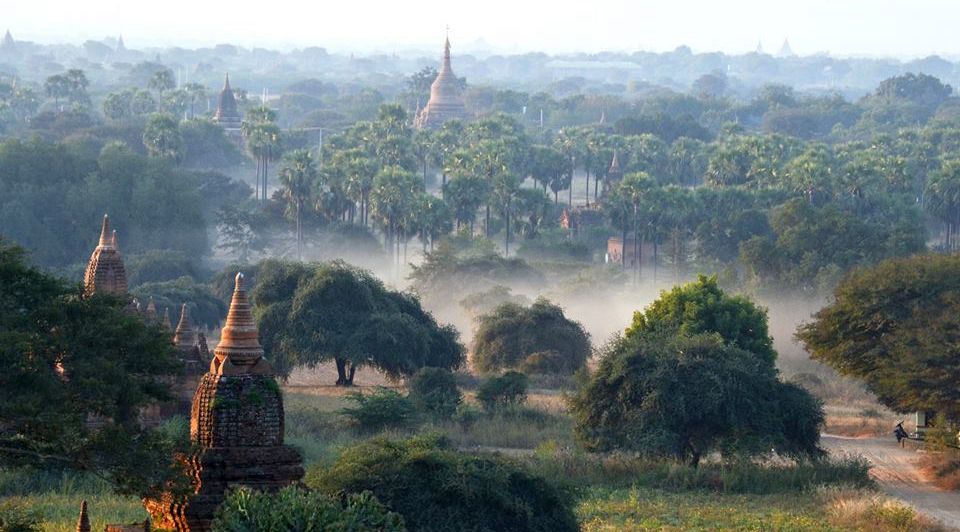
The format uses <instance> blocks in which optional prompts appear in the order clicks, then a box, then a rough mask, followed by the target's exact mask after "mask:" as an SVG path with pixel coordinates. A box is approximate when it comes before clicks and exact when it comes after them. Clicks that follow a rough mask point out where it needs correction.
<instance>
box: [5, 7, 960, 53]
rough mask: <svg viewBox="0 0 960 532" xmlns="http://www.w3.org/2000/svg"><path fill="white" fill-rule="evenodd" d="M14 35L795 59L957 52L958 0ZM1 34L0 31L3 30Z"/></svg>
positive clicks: (382, 14) (89, 17)
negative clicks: (783, 51)
mask: <svg viewBox="0 0 960 532" xmlns="http://www.w3.org/2000/svg"><path fill="white" fill-rule="evenodd" d="M0 4H3V6H2V9H0V14H2V15H0V24H4V25H6V27H8V28H9V29H10V31H11V32H12V33H13V35H14V37H15V38H17V39H23V40H33V41H38V42H43V43H64V42H71V43H78V44H79V43H81V42H83V41H84V40H86V39H101V38H103V37H106V36H116V35H117V34H120V33H122V34H123V37H124V40H125V41H126V44H127V46H128V47H131V48H138V47H148V46H157V45H177V46H183V47H187V48H192V47H198V46H210V45H214V44H218V43H225V42H229V43H232V44H238V45H242V46H248V47H249V46H265V47H270V48H278V49H289V48H294V47H304V46H322V47H325V48H327V49H329V50H332V51H357V52H366V51H372V50H377V51H392V50H398V49H407V48H412V47H416V48H426V49H436V48H439V46H440V44H441V43H442V42H443V35H444V28H445V27H446V26H447V25H449V26H450V37H451V41H452V42H453V45H454V48H455V49H456V47H457V46H458V45H459V46H461V50H463V49H465V48H466V49H469V48H473V47H475V46H476V43H477V42H478V41H481V40H482V41H483V42H484V43H485V44H486V45H487V46H488V47H489V48H491V49H494V50H497V51H501V52H528V51H546V52H570V51H585V52H594V51H600V50H617V51H622V50H629V51H634V50H638V49H639V50H651V51H666V50H672V49H673V48H676V47H677V46H679V45H682V44H686V45H688V46H690V47H691V48H693V49H694V50H695V51H698V52H699V51H724V52H731V53H740V52H746V51H749V50H753V49H754V48H756V46H757V42H758V41H759V42H762V44H763V46H764V49H765V50H766V51H768V52H776V51H777V50H779V48H780V45H781V44H782V43H783V40H784V39H785V38H789V40H790V45H791V47H792V48H793V50H794V51H795V52H796V53H798V54H801V55H805V54H813V53H818V52H829V53H831V54H834V55H841V56H849V55H861V56H862V55H866V56H893V57H901V58H911V57H918V56H926V55H929V54H934V53H936V54H941V55H944V56H954V57H957V56H960V39H958V38H957V35H958V26H960V0H792V1H783V0H632V1H631V0H580V1H577V2H572V1H569V0H555V1H537V2H532V1H528V0H467V1H465V0H446V1H441V0H390V1H387V0H337V1H331V0H312V1H310V0H307V1H304V0H267V1H262V2H256V3H254V2H245V1H242V0H234V1H230V2H227V1H223V0H160V1H157V0H152V1H150V2H146V1H143V0H3V2H2V3H0ZM3 29H4V28H0V31H2V30H3Z"/></svg>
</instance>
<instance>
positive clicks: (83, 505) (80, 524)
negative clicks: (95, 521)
mask: <svg viewBox="0 0 960 532" xmlns="http://www.w3.org/2000/svg"><path fill="white" fill-rule="evenodd" d="M77 532H90V518H89V517H87V501H86V500H84V501H81V502H80V517H79V518H78V519H77Z"/></svg>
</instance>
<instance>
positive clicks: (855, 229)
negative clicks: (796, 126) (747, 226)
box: [740, 198, 924, 293]
mask: <svg viewBox="0 0 960 532" xmlns="http://www.w3.org/2000/svg"><path fill="white" fill-rule="evenodd" d="M875 211H876V212H875V213H873V214H872V215H870V216H859V217H858V216H856V215H854V214H851V213H849V212H845V211H843V210H842V209H841V208H839V206H838V205H836V204H828V205H826V206H824V207H817V206H815V205H811V204H810V202H809V201H808V200H806V199H803V198H794V199H792V200H790V201H788V202H786V203H784V204H783V205H781V206H779V207H777V208H776V209H774V210H773V211H772V212H771V214H770V227H771V229H772V230H773V234H772V235H768V236H756V237H753V238H751V239H750V240H747V241H746V242H743V243H742V244H741V246H740V261H741V263H742V264H743V265H744V266H745V267H746V269H747V273H748V279H749V280H750V281H751V282H753V283H757V284H759V285H761V286H768V287H778V288H786V289H791V290H799V291H806V292H811V293H816V292H823V291H825V290H830V289H832V288H833V287H834V286H835V285H836V283H837V282H839V280H840V278H841V277H842V275H843V272H846V271H847V270H849V269H850V268H852V267H854V266H863V265H869V264H874V263H876V262H878V261H880V260H883V259H885V258H888V257H895V256H904V255H910V254H912V253H916V252H918V251H921V250H923V249H924V235H923V228H922V226H921V224H920V223H919V222H918V214H919V213H918V212H917V208H916V206H915V205H912V204H910V203H906V202H904V201H902V200H898V199H897V198H890V199H885V200H884V201H883V203H880V204H879V205H877V206H876V209H875Z"/></svg>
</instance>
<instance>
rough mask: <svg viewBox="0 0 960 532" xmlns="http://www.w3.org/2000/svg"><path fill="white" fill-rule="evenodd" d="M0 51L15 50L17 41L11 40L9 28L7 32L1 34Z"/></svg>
mask: <svg viewBox="0 0 960 532" xmlns="http://www.w3.org/2000/svg"><path fill="white" fill-rule="evenodd" d="M0 51H4V52H11V53H12V52H16V51H17V42H16V41H14V40H13V35H11V34H10V30H7V33H6V34H5V35H4V36H3V42H0Z"/></svg>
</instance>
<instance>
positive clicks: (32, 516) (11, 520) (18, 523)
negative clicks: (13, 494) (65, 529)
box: [0, 499, 40, 532]
mask: <svg viewBox="0 0 960 532" xmlns="http://www.w3.org/2000/svg"><path fill="white" fill-rule="evenodd" d="M0 532H40V515H39V514H38V513H37V512H36V511H34V510H32V509H31V508H29V507H27V505H26V504H24V503H23V502H21V501H18V500H16V499H10V500H6V501H0Z"/></svg>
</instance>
